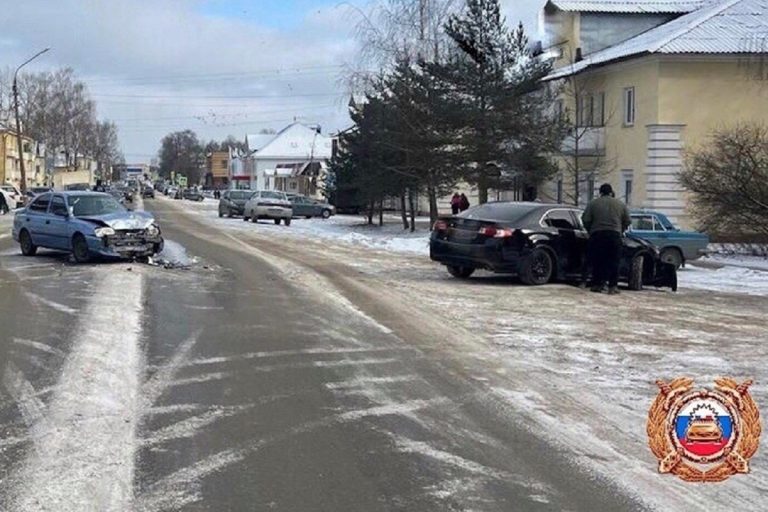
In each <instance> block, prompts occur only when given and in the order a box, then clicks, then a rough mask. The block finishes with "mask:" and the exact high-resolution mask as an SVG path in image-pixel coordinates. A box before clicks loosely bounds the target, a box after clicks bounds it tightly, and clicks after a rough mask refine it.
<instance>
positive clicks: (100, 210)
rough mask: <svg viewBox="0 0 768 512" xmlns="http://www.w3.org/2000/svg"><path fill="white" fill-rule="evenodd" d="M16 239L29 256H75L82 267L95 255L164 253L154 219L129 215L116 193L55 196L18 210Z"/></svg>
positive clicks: (127, 255) (71, 193) (15, 224)
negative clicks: (46, 252) (40, 252)
mask: <svg viewBox="0 0 768 512" xmlns="http://www.w3.org/2000/svg"><path fill="white" fill-rule="evenodd" d="M13 239H14V240H16V241H17V242H18V243H19V245H20V246H21V252H22V254H24V255H25V256H33V255H34V254H35V253H36V252H37V248H38V247H44V248H47V249H56V250H61V251H67V252H71V253H72V254H73V255H74V257H75V260H76V261H77V262H79V263H83V262H87V261H89V260H90V259H91V258H92V257H94V256H105V257H113V258H114V257H117V258H146V257H148V256H152V255H154V254H156V253H158V252H160V251H162V249H163V238H162V236H161V234H160V228H159V227H158V225H157V223H155V219H154V217H152V215H151V214H149V213H147V212H130V211H128V210H126V209H125V208H124V207H123V206H122V205H121V204H120V203H118V202H117V201H116V200H115V199H114V198H113V197H112V196H111V195H109V194H104V193H98V192H84V191H83V192H81V191H77V192H75V191H72V192H52V193H45V194H41V195H40V196H38V197H36V198H35V199H34V200H33V201H32V202H31V203H29V205H27V207H26V208H23V209H21V210H19V211H17V212H16V216H15V218H14V220H13Z"/></svg>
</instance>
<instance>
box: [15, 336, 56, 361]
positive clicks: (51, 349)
mask: <svg viewBox="0 0 768 512" xmlns="http://www.w3.org/2000/svg"><path fill="white" fill-rule="evenodd" d="M13 342H14V343H16V344H17V345H25V346H27V347H32V348H34V349H37V350H39V351H41V352H46V353H48V354H53V355H55V356H59V357H65V354H64V352H62V351H61V350H59V349H57V348H54V347H52V346H50V345H48V344H46V343H41V342H39V341H33V340H26V339H23V338H13Z"/></svg>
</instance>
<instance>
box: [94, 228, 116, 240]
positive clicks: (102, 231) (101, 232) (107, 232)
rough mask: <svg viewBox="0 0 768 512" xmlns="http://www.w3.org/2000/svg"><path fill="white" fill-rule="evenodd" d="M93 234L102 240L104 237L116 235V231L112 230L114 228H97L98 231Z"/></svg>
mask: <svg viewBox="0 0 768 512" xmlns="http://www.w3.org/2000/svg"><path fill="white" fill-rule="evenodd" d="M93 233H94V234H95V235H96V236H97V237H99V238H101V237H104V236H112V235H114V234H115V230H114V229H112V228H96V229H94V230H93Z"/></svg>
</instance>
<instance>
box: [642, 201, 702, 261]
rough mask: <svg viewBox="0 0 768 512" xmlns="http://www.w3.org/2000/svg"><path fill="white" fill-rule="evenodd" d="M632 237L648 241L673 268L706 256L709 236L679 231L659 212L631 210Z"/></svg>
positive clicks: (696, 232) (695, 232)
mask: <svg viewBox="0 0 768 512" xmlns="http://www.w3.org/2000/svg"><path fill="white" fill-rule="evenodd" d="M630 216H631V217H632V226H631V227H630V230H631V232H632V234H633V235H635V236H637V237H639V238H643V239H645V240H648V241H649V242H651V243H653V244H654V245H655V246H656V247H658V248H659V251H660V254H661V260H662V261H663V262H665V263H672V264H673V265H675V267H680V266H681V265H684V264H685V262H686V261H690V260H695V259H696V258H700V257H701V256H703V255H704V254H706V249H707V245H708V244H709V236H707V235H705V234H704V233H699V232H698V231H681V230H680V229H678V228H677V227H675V225H674V224H672V222H671V221H670V220H669V219H668V218H667V216H666V215H664V214H663V213H661V212H657V211H651V210H633V211H632V212H630Z"/></svg>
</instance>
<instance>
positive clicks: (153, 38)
mask: <svg viewBox="0 0 768 512" xmlns="http://www.w3.org/2000/svg"><path fill="white" fill-rule="evenodd" d="M543 2H544V0H503V1H502V5H503V6H504V9H505V14H506V16H507V21H508V24H509V25H513V24H515V23H517V21H518V20H522V21H523V23H524V24H525V26H526V28H527V29H528V32H529V34H530V35H531V37H532V38H533V37H535V34H536V29H537V27H536V19H537V12H538V9H539V8H540V7H541V5H543ZM349 3H352V4H354V5H355V6H357V7H360V8H365V7H366V5H368V2H367V0H352V1H351V2H349ZM356 16H357V14H356V12H355V10H354V9H352V8H350V7H349V6H348V5H344V4H341V3H340V2H339V0H332V1H331V0H24V1H23V2H22V1H20V2H14V7H13V9H10V8H5V9H2V10H0V67H15V66H17V65H18V64H19V63H21V62H23V61H24V60H25V59H26V58H28V57H29V56H31V55H33V54H34V53H35V52H36V51H38V50H39V49H42V48H45V47H46V46H50V47H52V50H51V51H50V52H48V53H47V54H45V55H43V56H42V57H41V58H40V59H39V60H37V61H35V62H34V63H33V64H30V66H29V67H28V68H27V69H30V70H42V69H52V68H56V67H61V66H69V67H72V68H73V69H74V70H75V72H76V73H77V74H78V76H79V77H80V78H82V79H83V80H84V81H85V82H86V83H87V84H88V87H89V89H90V91H91V94H92V96H93V97H94V99H95V100H96V102H97V106H98V111H99V117H100V118H102V119H111V120H114V121H115V122H116V123H117V125H118V128H119V135H120V142H121V146H122V150H123V152H124V153H125V156H126V160H127V161H128V162H149V161H150V159H151V158H153V157H155V156H156V154H157V150H158V148H159V145H160V139H161V138H162V137H163V135H165V134H166V133H168V132H170V131H174V130H181V129H185V128H190V129H192V130H194V131H195V132H196V133H197V134H198V136H199V137H200V138H201V139H203V140H208V139H212V138H213V139H222V138H224V137H226V136H227V135H228V134H232V135H234V136H236V137H238V138H240V139H242V138H243V136H244V134H245V133H253V132H256V131H258V130H260V129H262V128H273V129H276V130H279V129H280V128H282V127H284V126H285V125H286V124H288V123H290V122H291V121H293V120H294V118H295V119H298V120H300V121H304V122H307V123H312V124H315V123H317V124H320V125H321V126H322V129H323V131H324V132H332V131H335V130H338V129H340V128H345V127H347V126H348V124H349V118H348V116H347V113H346V103H347V97H346V94H345V93H344V86H343V84H342V83H341V81H342V80H341V79H342V70H343V68H344V64H345V63H348V62H351V60H352V59H353V57H354V55H355V50H356V47H355V40H354V37H353V34H352V27H353V26H354V25H355V23H356V21H357V19H356Z"/></svg>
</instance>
